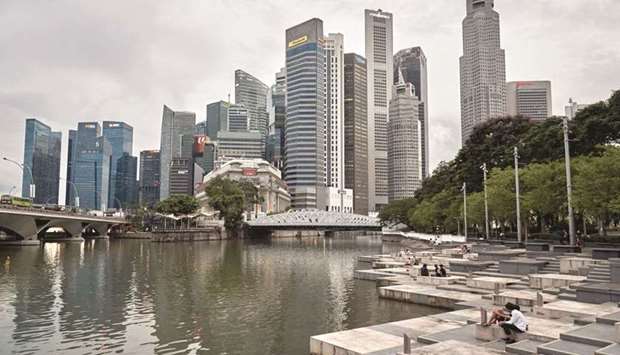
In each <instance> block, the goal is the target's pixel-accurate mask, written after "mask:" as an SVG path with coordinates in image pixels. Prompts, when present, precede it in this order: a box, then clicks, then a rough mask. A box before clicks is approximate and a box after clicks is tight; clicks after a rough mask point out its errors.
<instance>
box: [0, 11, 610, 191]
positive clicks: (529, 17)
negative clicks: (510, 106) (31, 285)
mask: <svg viewBox="0 0 620 355" xmlns="http://www.w3.org/2000/svg"><path fill="white" fill-rule="evenodd" d="M364 8H372V9H376V8H381V9H383V10H384V11H389V12H392V13H393V14H394V50H395V51H397V50H399V49H402V48H406V47H412V46H421V47H422V48H423V50H424V51H425V53H426V56H427V58H428V67H429V75H428V77H429V83H428V84H429V112H430V155H431V168H434V167H435V166H436V165H437V163H439V162H440V161H442V160H450V159H452V158H453V157H454V155H455V154H456V152H457V151H458V149H459V148H460V102H459V68H458V58H459V56H460V55H461V53H462V41H461V21H462V19H463V17H464V16H465V0H432V1H428V0H404V1H335V0H329V1H319V0H314V1H307V0H304V1H297V0H295V1H292V0H287V1H284V0H283V1H270V0H262V1H249V0H244V1H216V0H178V1H154V0H144V1H138V0H136V1H134V0H110V1H86V0H84V1H79V0H71V1H69V0H54V1H39V0H0V23H1V24H2V31H0V115H1V116H0V117H1V118H0V120H1V122H2V128H1V129H0V153H1V154H2V155H3V156H8V157H11V158H13V159H15V160H19V161H21V160H22V159H23V141H24V126H25V123H24V120H25V118H27V117H36V118H39V119H40V120H42V121H43V122H45V123H47V124H48V125H50V126H51V127H52V128H53V129H54V130H61V131H62V134H63V151H62V171H61V177H63V178H64V177H65V173H66V168H65V167H66V152H67V150H66V144H67V131H68V129H70V128H74V127H76V126H77V122H78V121H103V120H122V121H125V122H127V123H129V124H130V125H132V126H133V127H134V154H135V155H138V154H139V151H140V150H144V149H153V148H159V131H160V126H161V116H162V105H163V104H166V105H168V106H170V107H172V108H173V109H177V110H188V111H194V112H196V114H197V118H198V120H201V121H202V120H204V119H205V105H206V104H207V103H210V102H213V101H216V100H220V99H226V97H227V95H228V93H231V94H233V95H234V70H235V69H238V68H239V69H243V70H245V71H247V72H249V73H251V74H253V75H255V76H257V77H258V78H260V79H261V80H263V81H264V82H265V83H267V84H268V85H271V84H272V83H273V81H274V75H275V73H276V72H277V71H278V69H279V68H280V67H282V66H283V65H284V42H285V40H284V31H285V29H286V28H288V27H291V26H293V25H296V24H298V23H300V22H303V21H305V20H307V19H309V18H312V17H318V18H321V19H322V20H323V22H324V32H325V33H329V32H340V33H343V34H344V41H345V51H346V52H356V53H359V54H362V55H364V44H363V41H364V33H363V29H364ZM495 8H496V10H497V11H498V12H499V13H500V18H501V40H502V47H503V48H504V49H505V50H506V72H507V79H508V80H509V81H512V80H551V81H552V91H553V112H554V114H562V113H563V107H564V104H565V103H566V102H567V101H568V98H569V97H573V98H575V99H576V100H577V101H578V102H580V103H590V102H595V101H599V100H601V99H605V98H607V97H609V95H610V93H611V90H612V89H618V88H620V22H619V20H618V14H620V1H618V0H531V1H523V0H496V1H495ZM20 183H21V172H20V171H19V169H18V168H17V167H15V166H13V165H10V164H8V163H6V162H2V161H0V193H6V192H8V191H9V190H10V189H11V187H12V186H13V185H17V186H18V188H19V186H20ZM61 185H63V184H61ZM61 196H63V197H64V187H62V186H61ZM63 197H61V202H62V201H63V200H64V198H63Z"/></svg>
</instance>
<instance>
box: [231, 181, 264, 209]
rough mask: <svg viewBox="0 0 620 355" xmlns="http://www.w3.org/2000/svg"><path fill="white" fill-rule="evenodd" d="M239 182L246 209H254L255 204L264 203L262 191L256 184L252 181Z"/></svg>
mask: <svg viewBox="0 0 620 355" xmlns="http://www.w3.org/2000/svg"><path fill="white" fill-rule="evenodd" d="M237 183H238V184H239V187H240V188H241V191H242V192H243V197H244V200H245V209H246V211H252V210H254V205H256V204H258V203H262V202H263V201H264V198H263V196H261V194H260V191H258V188H257V187H256V185H254V184H253V183H252V182H251V181H249V180H241V181H239V182H237Z"/></svg>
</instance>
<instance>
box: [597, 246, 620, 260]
mask: <svg viewBox="0 0 620 355" xmlns="http://www.w3.org/2000/svg"><path fill="white" fill-rule="evenodd" d="M610 258H620V249H613V248H593V249H592V259H598V260H607V259H610Z"/></svg>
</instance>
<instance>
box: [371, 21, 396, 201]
mask: <svg viewBox="0 0 620 355" xmlns="http://www.w3.org/2000/svg"><path fill="white" fill-rule="evenodd" d="M364 26H365V47H366V72H367V83H366V84H367V86H368V90H367V94H368V147H369V150H368V174H369V176H368V209H369V211H371V212H375V211H378V210H379V209H380V208H381V206H384V205H386V204H387V202H388V201H387V200H388V184H387V181H388V176H387V174H388V172H387V169H388V167H387V149H388V148H387V122H388V120H389V110H388V103H389V102H390V99H391V95H392V80H393V79H392V78H393V77H394V74H393V71H394V65H393V54H394V53H393V26H392V14H391V13H389V12H384V11H381V10H376V11H375V10H364Z"/></svg>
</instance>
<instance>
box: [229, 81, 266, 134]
mask: <svg viewBox="0 0 620 355" xmlns="http://www.w3.org/2000/svg"><path fill="white" fill-rule="evenodd" d="M268 92H269V87H268V86H267V85H265V84H264V83H263V82H262V81H260V80H258V79H257V78H255V77H254V76H252V75H250V74H248V73H246V72H244V71H243V70H240V69H237V70H235V104H237V105H243V106H245V108H246V109H247V110H248V123H249V128H248V129H250V130H253V131H259V132H261V135H262V136H263V137H264V138H265V137H267V131H268V126H269V114H268V113H267V93H268ZM264 138H263V140H264Z"/></svg>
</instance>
